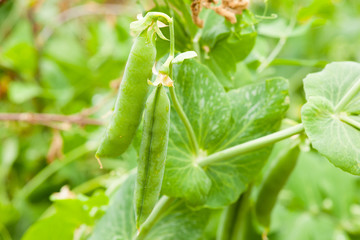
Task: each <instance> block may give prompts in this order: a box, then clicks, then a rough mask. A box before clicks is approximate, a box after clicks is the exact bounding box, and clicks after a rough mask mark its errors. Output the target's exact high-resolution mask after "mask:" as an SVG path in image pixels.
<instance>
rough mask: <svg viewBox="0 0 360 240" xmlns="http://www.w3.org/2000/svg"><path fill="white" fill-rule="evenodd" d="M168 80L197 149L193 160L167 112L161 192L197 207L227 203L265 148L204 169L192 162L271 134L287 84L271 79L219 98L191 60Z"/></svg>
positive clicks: (206, 72) (202, 70)
mask: <svg viewBox="0 0 360 240" xmlns="http://www.w3.org/2000/svg"><path fill="white" fill-rule="evenodd" d="M174 80H175V89H176V91H177V94H178V97H179V100H180V102H181V103H182V105H183V107H184V110H185V112H186V114H187V116H188V117H189V120H190V122H191V125H192V127H193V129H194V131H195V134H196V137H197V141H198V144H199V147H200V149H201V150H200V155H199V156H195V154H194V153H193V152H192V149H191V146H189V139H188V138H187V135H186V130H185V128H184V126H183V124H182V122H181V121H180V120H179V117H178V116H177V113H176V112H175V111H174V110H173V111H172V114H171V118H172V119H171V120H172V121H171V122H172V125H171V131H170V141H169V147H168V156H167V161H166V170H165V176H164V182H163V187H162V192H163V193H164V194H166V195H169V196H173V197H180V198H185V199H186V200H187V201H188V203H190V204H192V205H201V204H203V203H204V201H205V200H206V198H208V199H207V200H206V201H207V202H206V205H207V206H208V207H213V208H217V207H222V206H225V205H228V204H230V203H231V202H234V201H235V200H236V199H237V198H238V197H239V195H240V194H241V192H243V191H244V190H245V188H246V185H247V183H248V182H249V181H251V180H252V179H253V178H254V177H255V175H256V174H257V173H258V171H260V169H261V167H262V166H263V164H264V162H265V160H266V158H267V155H268V149H265V150H261V151H257V152H255V153H253V154H247V155H244V156H241V157H239V158H235V159H231V160H229V161H226V162H218V163H215V164H213V165H211V166H207V167H205V168H204V169H202V168H200V167H199V166H198V165H197V163H196V162H197V159H199V158H201V157H203V156H206V155H209V154H211V153H214V152H217V151H219V150H223V149H225V148H228V147H231V146H234V145H237V144H240V143H243V142H246V141H249V140H252V139H255V138H258V137H261V136H264V135H267V134H269V133H272V132H274V131H276V130H277V129H278V127H279V123H280V120H281V119H282V117H283V116H284V113H285V111H286V110H287V108H288V97H287V96H288V95H287V92H288V83H287V81H286V80H285V79H272V80H268V81H266V82H264V83H260V84H255V85H251V86H248V87H244V88H242V89H239V90H234V91H230V92H229V93H228V94H225V92H224V90H223V88H222V86H221V85H220V84H219V83H218V82H217V81H216V78H215V77H214V76H213V75H212V74H211V72H210V71H209V70H208V69H207V68H206V67H204V66H203V65H201V64H199V63H197V62H196V61H192V60H191V61H189V60H187V61H185V62H184V63H183V64H181V65H179V66H178V67H176V68H175V70H174ZM229 99H230V103H229ZM230 104H231V105H230ZM230 115H231V118H230ZM205 116H206V118H205ZM229 127H230V129H229ZM203 129H210V131H208V132H203ZM174 186H176V187H174ZM210 188H211V189H210Z"/></svg>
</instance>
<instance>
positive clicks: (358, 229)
mask: <svg viewBox="0 0 360 240" xmlns="http://www.w3.org/2000/svg"><path fill="white" fill-rule="evenodd" d="M113 2H114V1H105V0H97V1H92V2H89V1H84V0H83V1H69V0H65V1H58V0H53V1H20V0H15V1H10V0H7V1H0V23H1V24H0V102H1V104H0V112H1V113H0V141H1V144H0V239H5V240H7V239H26V240H31V239H36V240H41V239H54V240H56V239H59V240H60V239H61V240H63V239H91V240H97V239H134V238H137V239H175V240H176V239H254V240H257V239H261V235H262V234H264V236H265V233H267V231H268V233H267V234H268V237H269V239H274V240H282V239H358V238H359V237H360V224H359V223H360V221H359V219H360V213H359V207H360V206H359V203H360V196H359V194H358V190H359V178H358V176H355V175H359V174H360V173H359V160H360V159H359V158H360V157H359V156H360V148H359V146H358V144H357V143H358V142H359V141H360V139H359V138H360V135H359V134H360V131H359V130H360V127H359V126H360V124H359V122H360V116H359V114H360V103H359V99H360V98H359V96H360V95H359V89H360V87H359V86H360V81H359V79H360V67H359V66H360V65H359V63H356V62H360V54H359V53H360V51H359V47H358V46H359V44H360V27H359V24H355V23H356V22H359V21H360V17H359V16H360V14H359V13H360V4H359V2H358V1H356V0H351V1H345V0H338V1H330V0H306V1H298V0H285V1H277V0H274V1H264V2H262V1H255V0H254V1H251V4H250V7H249V9H248V10H244V11H243V13H242V14H241V15H237V22H236V23H235V24H231V23H230V22H229V21H227V20H226V19H225V18H224V17H223V16H221V15H219V14H217V13H216V12H215V11H213V10H211V9H205V8H204V9H203V10H202V11H201V14H200V16H199V17H200V18H201V19H203V20H204V27H203V28H202V29H200V28H198V27H197V26H196V25H195V24H194V23H193V19H192V16H191V8H190V5H191V1H189V0H165V1H154V2H152V1H145V0H143V1H140V2H141V4H140V5H139V4H137V3H135V1H121V2H120V3H116V4H114V3H113ZM140 6H141V7H140ZM148 11H157V12H163V13H165V14H168V15H169V16H171V17H173V20H174V29H175V39H171V34H170V32H169V28H168V27H162V28H161V32H162V33H163V34H164V36H165V37H166V38H167V39H169V40H170V41H174V43H175V51H176V54H177V56H178V57H177V58H176V61H174V62H173V66H172V67H173V69H172V70H173V71H172V75H173V76H172V80H173V81H174V86H175V87H174V88H173V89H174V92H171V91H172V90H171V89H170V88H169V91H168V94H169V96H171V114H170V116H171V126H170V135H169V143H168V153H167V157H166V165H165V175H164V180H163V183H162V189H161V195H162V197H161V198H160V200H159V202H158V204H157V205H156V206H155V209H154V210H153V213H152V214H151V215H150V217H149V219H150V220H149V221H146V222H145V223H144V225H143V226H142V227H141V228H140V229H141V230H140V233H138V232H137V230H136V227H135V211H134V200H133V198H134V196H133V195H134V185H135V178H136V177H135V172H136V170H135V168H136V165H137V163H136V162H137V159H138V156H139V146H140V141H141V135H142V134H141V132H142V126H140V128H139V130H138V131H137V133H136V135H135V137H134V140H133V142H132V145H131V146H130V148H129V149H128V150H127V151H126V152H125V153H124V154H123V155H122V156H121V157H119V158H104V159H102V163H103V166H104V169H102V170H100V169H99V168H98V165H97V163H96V159H95V158H94V154H95V150H96V148H97V147H98V144H99V140H100V138H101V136H102V133H103V132H104V127H103V126H98V125H106V124H107V122H108V121H109V117H108V116H109V114H108V113H109V112H110V111H111V109H112V107H113V103H114V102H115V97H116V96H115V95H116V92H117V89H118V87H119V84H120V82H121V77H122V75H123V71H124V68H125V64H126V61H127V58H128V55H129V52H130V49H131V46H132V43H133V37H132V35H131V34H132V33H131V32H130V28H129V26H130V23H131V22H132V21H134V20H135V17H136V14H138V13H141V12H142V13H145V12H148ZM143 15H144V14H143ZM275 15H276V16H275ZM156 45H157V47H156V48H157V55H156V59H157V61H158V63H159V64H158V68H157V69H156V70H157V71H159V66H160V65H161V64H162V63H163V62H164V61H165V59H166V58H167V57H168V53H169V47H170V46H171V45H169V41H167V40H164V39H161V38H159V37H158V38H157V40H156ZM190 51H193V52H190ZM184 52H185V54H183V55H181V53H184ZM194 52H196V54H197V57H196V58H193V57H194V56H195V55H194ZM189 58H193V59H189ZM331 62H332V63H331ZM328 63H329V64H328ZM174 95H175V96H176V97H177V99H178V102H179V104H180V106H181V108H182V110H183V112H184V115H185V116H186V118H187V119H188V122H189V125H190V127H191V128H192V129H193V136H192V135H191V134H189V129H188V126H186V124H184V119H183V118H182V116H181V114H179V107H178V106H177V105H176V104H175V102H174V98H173V96H174ZM290 100H291V101H290ZM9 113H14V114H12V115H9ZM28 113H40V114H42V115H41V116H46V117H49V115H46V114H58V115H56V116H52V117H55V118H56V119H57V120H51V121H49V120H44V119H41V118H40V119H39V118H36V117H35V116H34V115H31V114H28ZM74 118H75V120H74ZM47 119H48V118H47ZM59 119H60V120H59ZM290 119H292V120H290ZM15 120H16V121H15ZM92 120H96V122H93V121H92ZM298 122H299V123H300V122H301V123H302V124H303V125H296V124H297V123H298ZM88 123H90V124H88ZM294 125H295V127H294ZM302 126H303V127H302ZM303 131H305V132H303ZM297 134H301V136H300V139H301V143H300V147H301V150H302V151H301V154H300V157H299V159H298V162H297V165H296V167H295V169H294V171H293V172H291V175H290V178H289V181H288V183H287V184H286V185H285V187H284V188H283V189H282V190H281V191H280V190H279V191H280V194H279V196H275V198H277V203H276V205H275V208H274V209H273V214H272V217H271V224H270V229H264V228H263V227H262V226H261V225H260V224H259V223H258V222H257V220H256V216H255V215H254V202H256V201H259V199H258V193H259V189H260V187H261V186H262V185H263V182H264V181H265V178H264V177H263V176H266V174H267V173H268V172H269V171H270V169H271V165H274V164H276V162H277V159H278V158H279V156H281V153H282V151H283V150H284V149H286V147H287V144H288V142H287V141H286V140H284V141H280V140H282V139H285V138H289V137H291V136H293V135H296V136H297ZM296 136H295V137H296ZM192 138H194V139H192ZM193 140H194V141H195V143H194V142H193ZM276 142H278V143H276ZM309 143H311V145H309ZM334 166H335V167H334ZM349 173H351V174H355V175H351V174H349ZM289 174H290V173H289ZM64 185H68V186H69V187H70V189H71V190H66V188H62V187H63V186H64ZM64 189H65V190H64ZM57 192H58V193H57ZM260 200H262V201H266V199H260Z"/></svg>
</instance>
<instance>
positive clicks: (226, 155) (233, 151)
mask: <svg viewBox="0 0 360 240" xmlns="http://www.w3.org/2000/svg"><path fill="white" fill-rule="evenodd" d="M303 131H304V126H303V125H302V124H298V125H296V126H294V127H290V128H287V129H284V130H281V131H278V132H275V133H272V134H270V135H267V136H264V137H261V138H258V139H254V140H251V141H249V142H245V143H242V144H239V145H236V146H234V147H231V148H228V149H225V150H223V151H220V152H217V153H214V154H212V155H209V156H207V157H204V158H202V159H200V160H199V161H198V164H199V165H200V166H206V165H209V164H212V163H215V162H218V161H224V160H228V159H231V158H233V157H237V156H239V155H240V154H245V153H248V152H251V151H255V150H258V149H260V148H263V147H266V146H269V145H271V144H274V143H276V142H278V141H280V140H283V139H286V138H288V137H291V136H293V135H296V134H299V133H301V132H303Z"/></svg>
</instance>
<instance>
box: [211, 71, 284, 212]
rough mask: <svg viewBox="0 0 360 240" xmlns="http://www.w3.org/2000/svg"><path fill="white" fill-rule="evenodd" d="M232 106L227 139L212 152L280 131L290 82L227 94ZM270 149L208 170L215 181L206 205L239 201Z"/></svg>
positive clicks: (269, 83) (272, 82)
mask: <svg viewBox="0 0 360 240" xmlns="http://www.w3.org/2000/svg"><path fill="white" fill-rule="evenodd" d="M228 96H229V99H230V100H231V105H232V111H231V112H232V123H231V125H230V126H231V128H230V129H228V131H227V135H225V136H224V138H223V139H222V141H219V142H218V144H216V145H214V146H213V148H212V149H211V151H210V152H214V151H219V150H223V149H226V148H228V147H232V146H234V145H237V144H240V143H244V142H247V141H250V140H253V139H256V138H259V137H262V136H264V135H268V134H270V133H273V132H275V131H277V130H278V128H279V126H280V122H281V120H282V118H283V117H284V115H285V112H286V110H287V109H288V104H289V100H288V82H287V80H285V79H282V78H275V79H270V80H267V81H265V82H262V83H257V84H253V85H249V86H246V87H243V88H240V89H237V90H232V91H230V92H229V93H228ZM269 150H270V148H265V149H262V150H259V151H256V152H252V153H248V154H245V155H243V156H239V157H236V158H234V159H231V160H228V161H223V162H222V161H219V162H216V163H214V164H211V165H210V166H207V167H206V168H205V170H206V174H207V176H208V177H209V178H210V179H211V181H212V187H211V190H210V193H209V196H208V200H207V202H206V205H207V206H208V207H214V208H215V207H221V206H225V205H228V204H230V203H232V202H234V201H236V199H237V198H238V197H239V195H240V194H241V193H242V192H243V191H244V190H245V189H246V186H247V184H248V183H249V182H250V181H251V180H253V179H254V178H255V177H256V175H257V174H258V173H259V171H260V170H261V168H262V167H263V165H264V164H265V161H266V159H267V157H268V155H269V153H270V151H269Z"/></svg>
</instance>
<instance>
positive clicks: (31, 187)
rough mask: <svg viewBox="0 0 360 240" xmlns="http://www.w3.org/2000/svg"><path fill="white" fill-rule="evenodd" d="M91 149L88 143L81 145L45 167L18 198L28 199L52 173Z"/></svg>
mask: <svg viewBox="0 0 360 240" xmlns="http://www.w3.org/2000/svg"><path fill="white" fill-rule="evenodd" d="M88 152H89V149H88V148H87V147H86V145H81V146H80V147H78V148H75V149H74V150H72V151H71V152H69V153H68V154H67V155H66V157H65V159H64V160H56V161H55V162H53V163H51V164H50V165H48V166H46V167H45V168H43V169H42V170H41V171H40V172H39V173H38V174H37V175H36V176H35V177H33V178H32V179H31V180H30V181H29V182H28V183H27V184H26V185H25V186H24V187H23V188H22V189H21V190H20V191H19V192H18V194H17V200H20V201H21V200H23V199H26V198H27V197H28V196H29V195H30V194H31V193H32V192H33V191H34V190H35V189H36V188H38V187H39V186H40V185H41V184H42V183H43V182H45V181H46V180H47V179H48V178H49V177H50V176H51V175H53V174H54V173H55V172H57V171H59V170H60V169H61V168H63V167H64V166H66V165H68V164H69V163H71V162H73V161H75V160H76V159H79V158H80V157H81V156H83V155H84V154H86V153H88Z"/></svg>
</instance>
